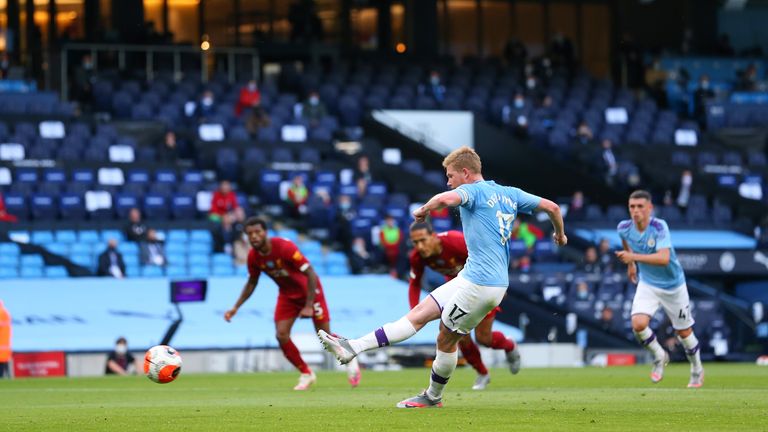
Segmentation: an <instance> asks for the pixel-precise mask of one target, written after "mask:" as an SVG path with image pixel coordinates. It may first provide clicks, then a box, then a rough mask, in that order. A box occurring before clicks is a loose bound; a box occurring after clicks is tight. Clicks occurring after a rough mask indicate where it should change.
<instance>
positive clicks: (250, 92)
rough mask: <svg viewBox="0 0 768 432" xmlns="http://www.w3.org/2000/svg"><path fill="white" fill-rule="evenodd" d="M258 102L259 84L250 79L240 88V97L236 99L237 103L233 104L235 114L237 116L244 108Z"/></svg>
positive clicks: (259, 99)
mask: <svg viewBox="0 0 768 432" xmlns="http://www.w3.org/2000/svg"><path fill="white" fill-rule="evenodd" d="M260 104H261V91H259V86H258V84H256V80H250V81H248V84H247V85H246V86H245V87H243V88H242V89H240V97H239V98H238V100H237V105H235V115H237V116H238V117H239V116H240V114H242V112H243V110H244V109H246V108H250V107H253V106H258V105H260Z"/></svg>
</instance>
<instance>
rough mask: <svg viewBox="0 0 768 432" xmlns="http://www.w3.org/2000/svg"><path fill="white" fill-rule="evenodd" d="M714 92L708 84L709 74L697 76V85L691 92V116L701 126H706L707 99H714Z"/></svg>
mask: <svg viewBox="0 0 768 432" xmlns="http://www.w3.org/2000/svg"><path fill="white" fill-rule="evenodd" d="M714 97H715V92H714V91H713V90H712V88H711V87H710V85H709V76H708V75H702V76H701V77H700V78H699V86H698V87H697V88H696V90H695V91H694V92H693V118H694V119H696V121H697V122H698V123H699V126H701V127H702V128H706V127H707V101H709V100H711V99H714Z"/></svg>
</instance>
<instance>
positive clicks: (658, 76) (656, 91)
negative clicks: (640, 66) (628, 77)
mask: <svg viewBox="0 0 768 432" xmlns="http://www.w3.org/2000/svg"><path fill="white" fill-rule="evenodd" d="M667 78H668V74H667V71H665V70H664V69H662V67H661V59H660V58H659V57H658V56H657V57H654V58H653V61H652V62H651V63H650V64H649V65H648V66H647V67H646V68H645V89H646V91H647V92H648V94H649V95H650V96H651V98H652V99H653V100H654V101H656V105H658V106H659V107H662V108H666V107H667V106H668V104H667V92H666V89H665V88H664V86H665V85H666V82H667Z"/></svg>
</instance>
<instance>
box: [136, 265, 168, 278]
mask: <svg viewBox="0 0 768 432" xmlns="http://www.w3.org/2000/svg"><path fill="white" fill-rule="evenodd" d="M141 276H142V277H162V276H163V268H162V267H158V266H142V267H141Z"/></svg>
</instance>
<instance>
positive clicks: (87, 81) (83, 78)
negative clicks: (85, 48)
mask: <svg viewBox="0 0 768 432" xmlns="http://www.w3.org/2000/svg"><path fill="white" fill-rule="evenodd" d="M95 79H96V73H95V72H94V70H93V58H92V57H91V55H90V54H85V55H84V56H83V59H82V61H81V63H80V66H79V67H78V68H77V69H75V76H74V79H73V80H72V84H73V88H72V96H73V97H74V99H75V100H76V101H78V102H79V103H80V105H81V106H82V107H83V108H85V109H88V108H89V107H90V105H91V99H92V97H93V82H94V81H95Z"/></svg>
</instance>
